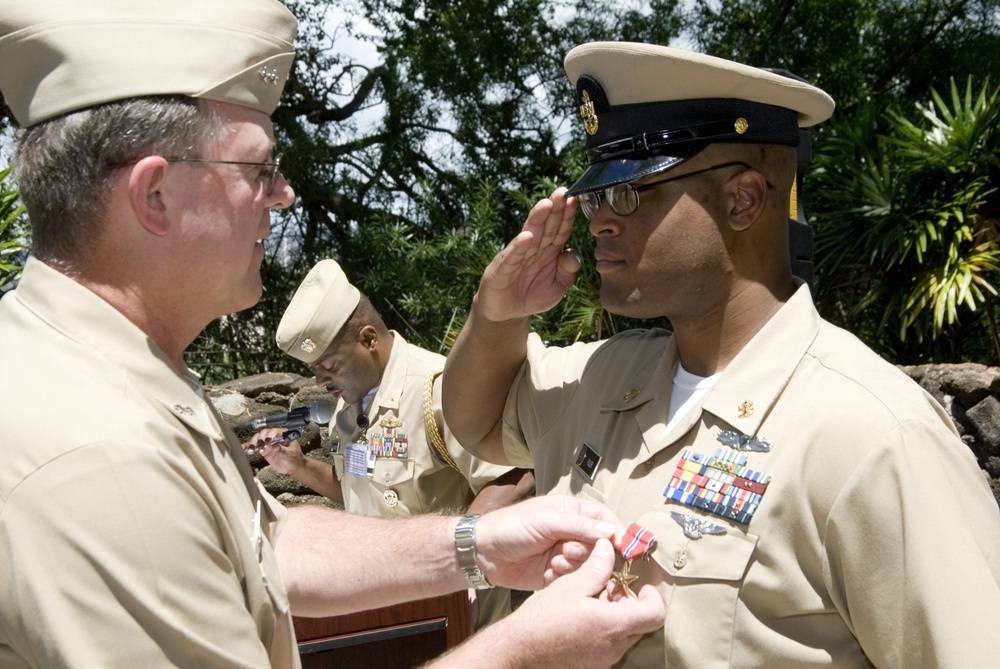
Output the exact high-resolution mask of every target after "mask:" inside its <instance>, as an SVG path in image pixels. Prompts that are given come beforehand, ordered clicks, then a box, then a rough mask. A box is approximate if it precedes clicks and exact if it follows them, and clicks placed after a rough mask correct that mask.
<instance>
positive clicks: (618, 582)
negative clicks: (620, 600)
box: [611, 560, 639, 597]
mask: <svg viewBox="0 0 1000 669" xmlns="http://www.w3.org/2000/svg"><path fill="white" fill-rule="evenodd" d="M631 567H632V561H631V560H625V564H623V565H622V570H621V571H616V572H614V573H613V574H612V577H613V578H614V579H615V587H614V589H613V590H612V591H611V594H612V595H613V594H615V593H616V592H618V591H619V590H621V591H622V592H623V593H625V596H626V597H635V596H636V595H635V593H634V592H632V590H631V589H630V588H629V586H630V585H632V584H633V583H635V582H636V581H637V580H639V577H638V576H636V575H635V574H630V573H628V570H629V569H631Z"/></svg>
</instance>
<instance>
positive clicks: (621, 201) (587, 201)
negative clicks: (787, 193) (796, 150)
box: [576, 161, 774, 220]
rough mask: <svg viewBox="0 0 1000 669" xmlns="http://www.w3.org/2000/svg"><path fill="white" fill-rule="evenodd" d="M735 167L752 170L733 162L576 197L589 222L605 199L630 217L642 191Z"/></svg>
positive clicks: (612, 206)
mask: <svg viewBox="0 0 1000 669" xmlns="http://www.w3.org/2000/svg"><path fill="white" fill-rule="evenodd" d="M735 165H739V166H740V167H743V168H744V169H750V166H749V165H747V164H746V163H744V162H740V161H733V162H730V163H722V164H720V165H713V166H711V167H706V168H704V169H701V170H695V171H694V172H688V173H687V174H681V175H680V176H676V177H667V178H666V179H660V180H659V181H650V182H649V183H644V184H640V185H638V186H635V185H633V184H630V183H624V184H618V185H616V186H611V187H610V188H605V189H604V190H597V191H590V192H589V193H580V194H579V195H577V196H576V199H577V201H578V202H579V203H580V209H581V211H583V215H584V216H586V217H587V219H588V220H589V219H590V218H592V217H593V216H594V214H596V213H597V209H598V208H599V207H600V206H601V201H602V200H604V199H605V198H607V200H608V205H610V207H611V211H613V212H615V213H616V214H618V215H619V216H628V215H629V214H632V213H634V212H635V210H636V209H638V208H639V192H640V191H644V190H648V189H650V188H652V187H654V186H660V185H662V184H665V183H667V182H670V181H677V180H678V179H686V178H688V177H693V176H695V175H698V174H703V173H705V172H711V171H712V170H721V169H722V168H723V167H733V166H735ZM766 183H767V187H768V188H774V185H773V184H772V183H771V182H770V181H767V182H766Z"/></svg>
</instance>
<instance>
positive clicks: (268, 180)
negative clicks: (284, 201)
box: [170, 153, 282, 197]
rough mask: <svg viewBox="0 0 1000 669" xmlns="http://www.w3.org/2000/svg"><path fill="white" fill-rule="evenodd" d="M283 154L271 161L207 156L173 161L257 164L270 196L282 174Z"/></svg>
mask: <svg viewBox="0 0 1000 669" xmlns="http://www.w3.org/2000/svg"><path fill="white" fill-rule="evenodd" d="M281 157H282V156H281V154H280V153H275V154H274V158H273V159H272V160H271V162H269V163H254V162H248V161H244V160H208V159H206V158H176V159H174V160H171V161H170V162H172V163H218V164H220V165H255V166H257V167H259V168H260V180H261V183H263V184H264V194H265V195H267V196H268V197H270V196H271V195H273V194H274V184H275V183H276V182H277V181H278V175H279V174H281Z"/></svg>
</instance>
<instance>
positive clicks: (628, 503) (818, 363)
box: [504, 286, 1000, 669]
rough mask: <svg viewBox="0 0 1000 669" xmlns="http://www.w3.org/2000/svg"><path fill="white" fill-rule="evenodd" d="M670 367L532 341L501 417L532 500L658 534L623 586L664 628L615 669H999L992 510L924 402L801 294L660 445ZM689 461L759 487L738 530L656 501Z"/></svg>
mask: <svg viewBox="0 0 1000 669" xmlns="http://www.w3.org/2000/svg"><path fill="white" fill-rule="evenodd" d="M676 368H677V351H676V347H675V343H674V341H673V339H672V338H671V337H670V336H669V334H668V333H666V332H665V331H662V330H645V331H630V332H625V333H621V334H620V335H619V336H616V337H613V338H611V339H609V340H607V341H603V342H597V343H593V344H581V345H576V346H571V347H569V348H566V349H545V348H544V347H543V346H542V345H541V343H540V341H539V340H538V339H537V337H532V340H531V341H530V342H529V354H528V360H527V362H526V364H525V366H524V367H523V369H522V372H521V375H520V376H519V378H518V379H517V381H516V383H515V385H514V386H513V388H512V389H511V393H510V395H509V398H508V402H507V407H506V411H505V417H504V420H505V449H506V450H507V453H508V456H509V457H510V459H511V461H512V462H513V463H515V464H518V465H520V466H534V468H535V477H536V481H537V488H538V491H539V493H543V492H561V493H570V494H574V495H578V496H581V497H587V498H591V499H595V500H598V501H600V502H604V503H606V504H607V505H609V506H610V507H611V508H612V509H613V510H614V511H615V512H616V513H617V514H618V516H619V517H620V518H621V519H622V521H623V522H625V523H626V524H627V523H629V522H631V521H636V522H638V523H639V524H640V525H642V526H644V527H645V528H647V529H648V530H650V531H651V532H652V533H654V534H655V535H656V536H657V537H658V542H657V544H656V547H655V549H654V551H653V553H652V556H651V559H650V560H636V561H635V563H634V565H633V568H632V573H635V574H638V576H639V580H638V581H637V582H636V583H635V584H634V587H635V588H636V589H638V587H640V586H642V585H643V584H652V585H653V586H655V587H656V588H657V589H658V590H659V592H660V594H661V595H662V597H663V600H664V602H665V604H666V608H667V616H666V623H665V626H664V630H661V631H660V632H658V633H655V634H652V635H648V636H647V637H645V638H644V639H643V640H642V641H641V642H640V643H639V644H638V645H637V646H636V647H634V648H633V649H632V650H631V651H630V652H629V653H628V654H627V655H626V657H625V658H624V660H623V662H622V664H623V665H625V666H634V667H671V668H674V667H697V668H698V669H712V668H716V667H768V669H776V668H779V667H795V668H802V667H864V666H872V665H874V666H877V667H900V668H904V667H905V668H907V669H910V668H913V667H985V666H996V665H997V661H998V656H997V651H996V634H997V630H998V629H1000V512H998V509H997V504H996V501H995V499H994V498H993V496H992V494H991V492H990V489H989V487H988V485H987V483H986V480H985V477H984V476H983V473H982V471H981V470H980V469H979V468H978V466H977V464H976V462H975V459H974V457H973V456H972V454H971V452H970V450H969V448H968V447H967V446H965V445H964V444H963V443H962V442H961V441H960V439H959V438H958V436H957V434H956V432H955V431H954V428H953V427H952V424H951V422H950V420H949V419H948V417H947V415H946V414H945V413H944V411H943V409H942V408H941V407H940V406H939V405H938V404H937V403H936V402H935V401H934V400H933V399H932V398H931V397H930V396H929V395H928V394H927V393H925V392H924V391H923V390H922V389H921V388H920V387H919V386H917V385H916V384H915V383H913V382H912V381H911V380H910V379H908V378H907V377H906V376H905V375H904V374H903V373H902V372H900V371H899V370H897V369H896V368H895V367H893V366H892V365H890V364H888V363H886V362H885V361H883V360H882V359H881V358H879V357H878V356H876V355H875V354H874V353H873V352H872V351H870V350H869V349H868V348H867V347H866V346H864V345H863V344H862V343H861V342H860V341H858V340H857V339H856V338H855V337H853V336H852V335H850V334H849V333H847V332H845V331H843V330H841V329H839V328H837V327H834V326H833V325H831V324H829V323H827V322H825V321H823V320H822V319H821V318H820V317H819V315H818V313H817V312H816V310H815V308H814V306H813V304H812V300H811V297H810V294H809V291H808V288H806V287H804V286H803V287H800V288H799V290H798V292H797V293H796V294H795V295H794V296H793V298H792V299H791V300H790V301H789V302H788V303H787V304H786V305H784V307H783V308H782V309H781V310H780V311H779V313H778V314H776V315H775V317H774V318H772V319H771V321H770V322H769V323H768V324H767V325H766V326H765V327H764V328H763V329H762V330H761V331H760V332H759V333H758V334H757V335H756V336H755V337H754V339H753V340H752V341H751V342H750V343H749V344H748V345H747V346H746V348H745V349H744V350H743V351H742V352H740V354H739V355H738V356H737V358H736V359H735V360H734V361H733V362H732V363H731V364H730V365H729V366H728V367H727V368H726V370H725V371H724V372H723V373H722V375H721V376H720V378H719V379H718V381H717V382H716V384H715V386H714V387H713V388H711V390H709V391H708V393H707V395H706V396H705V397H704V399H703V401H702V403H701V407H700V410H695V411H693V412H691V413H689V414H688V415H687V416H686V419H685V420H683V421H682V422H681V424H679V425H676V426H675V427H672V428H671V431H670V433H669V434H666V433H665V424H666V416H667V410H668V406H669V402H670V393H671V387H672V381H673V378H674V373H675V371H676ZM751 439H753V440H754V441H753V442H751ZM764 442H766V444H764ZM584 444H586V445H588V446H589V447H590V452H587V453H584V455H583V457H579V456H580V455H581V452H582V451H583V446H584ZM729 444H737V445H740V444H742V447H743V448H748V447H750V448H753V449H756V450H736V449H735V448H733V447H731V446H730V445H729ZM768 446H769V450H766V451H765V450H764V449H766V448H767V447H768ZM598 457H599V458H600V460H599V461H597V458H598ZM716 457H718V458H719V459H720V460H717V461H713V460H711V459H712V458H716ZM741 458H745V460H744V461H738V459H741ZM699 459H700V460H701V461H702V463H708V464H711V463H712V462H715V463H716V464H717V463H718V462H720V461H721V462H729V463H733V467H734V469H733V470H732V471H733V472H736V473H739V474H741V475H742V476H741V479H742V480H743V481H747V480H754V481H755V483H743V482H742V481H740V482H738V483H739V484H740V485H745V486H748V487H750V488H756V489H757V490H758V491H759V490H760V489H761V486H764V487H763V493H762V494H761V495H760V497H759V500H758V501H759V506H757V507H756V510H755V512H754V513H753V514H752V516H750V517H749V518H748V517H747V516H745V515H744V516H741V519H742V520H744V521H748V522H737V520H734V519H733V518H732V517H731V516H732V515H734V514H735V515H737V516H739V514H740V513H744V512H746V511H747V510H748V508H749V504H750V503H751V502H752V500H751V499H750V498H747V497H744V500H745V501H746V504H747V505H748V506H743V507H738V505H733V504H730V506H729V507H723V506H720V505H719V497H712V496H711V493H705V495H706V496H705V497H702V498H700V499H701V500H702V501H701V502H693V500H695V499H699V498H698V496H697V491H696V492H695V494H692V495H691V496H689V497H687V498H684V499H687V501H689V502H692V503H693V504H695V505H693V506H692V505H688V504H685V503H684V502H683V499H678V501H675V499H677V498H675V499H670V498H668V497H667V496H665V493H666V492H667V491H668V487H669V486H670V485H671V481H672V479H674V478H675V477H679V480H681V481H682V482H683V481H684V476H685V474H684V472H688V471H691V468H694V469H695V470H696V471H697V464H698V463H697V460H699ZM682 460H684V461H686V462H687V464H686V466H685V467H686V468H682V470H681V472H678V467H679V466H680V465H682ZM692 461H694V465H692ZM744 468H746V469H744ZM710 473H715V474H717V473H718V468H717V467H713V468H711V471H710ZM694 475H695V472H692V473H691V474H688V475H687V478H688V481H687V482H686V484H688V485H689V484H690V483H691V482H692V481H694V482H695V483H700V485H701V486H703V487H705V488H706V489H707V488H708V487H709V486H711V485H713V484H712V483H711V481H710V480H709V479H710V478H711V477H709V476H706V475H705V474H704V473H703V474H702V476H705V478H703V479H701V480H694V479H692V476H694ZM766 477H770V478H769V479H768V478H766ZM716 478H719V477H718V476H716ZM721 478H722V479H725V477H721ZM714 485H717V486H718V485H720V484H719V483H715V484H714ZM717 490H718V488H717ZM729 490H730V493H727V494H733V495H736V494H741V495H742V494H744V493H743V492H742V491H738V492H737V491H733V489H729ZM737 490H738V489H737ZM719 496H721V493H719ZM748 500H749V501H748ZM729 502H730V503H731V502H732V499H730V500H729ZM697 504H704V505H705V506H708V507H709V508H711V509H712V510H714V511H716V512H721V513H724V514H728V515H727V517H723V516H722V515H717V514H716V513H712V512H710V511H708V510H706V509H705V508H701V507H699V506H698V505H697ZM737 509H740V510H739V512H737ZM674 514H677V517H676V518H675V516H674ZM682 521H683V522H686V523H687V524H689V525H690V526H691V527H689V528H688V530H687V532H685V528H684V527H683V526H682ZM698 521H703V522H705V523H710V525H703V526H702V527H701V528H700V529H699V528H698V527H697V526H695V525H694V524H695V523H697V522H698ZM699 535H700V536H699Z"/></svg>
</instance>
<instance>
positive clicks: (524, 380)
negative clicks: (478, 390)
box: [503, 333, 604, 469]
mask: <svg viewBox="0 0 1000 669" xmlns="http://www.w3.org/2000/svg"><path fill="white" fill-rule="evenodd" d="M527 344H528V354H527V357H526V359H525V361H524V364H523V365H522V366H521V369H520V371H519V372H518V374H517V377H516V378H515V379H514V383H513V384H512V385H511V388H510V392H509V394H508V395H507V402H506V404H505V405H504V413H503V447H504V452H505V453H506V454H507V459H508V460H510V462H511V463H512V464H513V465H514V466H515V467H523V468H525V469H533V468H534V456H533V455H532V453H531V449H530V447H529V446H528V444H530V443H538V439H539V438H540V437H541V435H544V434H545V433H546V432H547V431H548V429H549V427H550V426H551V425H552V424H554V423H555V422H556V421H557V420H558V418H559V417H560V416H561V415H562V413H563V411H565V409H566V407H567V406H568V405H569V403H570V401H571V400H572V399H573V397H574V395H575V393H576V392H577V391H578V390H579V388H580V385H581V383H580V381H581V378H582V377H583V373H584V370H585V369H586V368H587V365H588V364H589V363H590V361H591V358H592V357H593V356H594V355H595V353H596V352H597V351H598V350H599V349H600V348H601V346H603V345H604V342H589V343H577V344H573V345H572V346H568V347H547V346H545V344H544V343H543V342H542V340H541V338H540V337H539V336H538V335H537V334H535V333H531V334H530V335H528V342H527Z"/></svg>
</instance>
